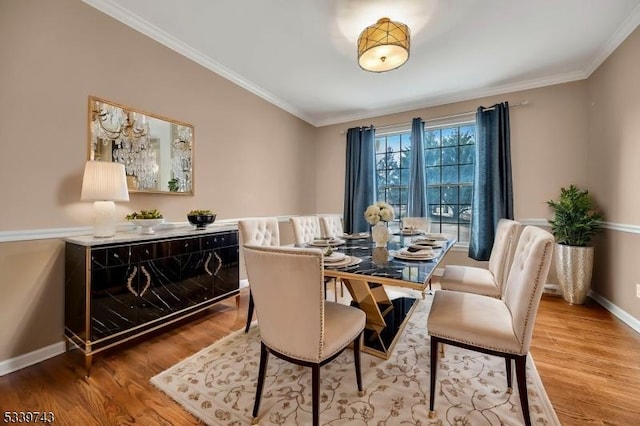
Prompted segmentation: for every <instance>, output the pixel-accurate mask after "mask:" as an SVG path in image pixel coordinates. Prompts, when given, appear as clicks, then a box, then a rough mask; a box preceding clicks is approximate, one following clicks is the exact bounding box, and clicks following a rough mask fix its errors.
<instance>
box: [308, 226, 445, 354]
mask: <svg viewBox="0 0 640 426" xmlns="http://www.w3.org/2000/svg"><path fill="white" fill-rule="evenodd" d="M455 243H456V239H455V238H451V237H450V236H446V235H443V234H421V233H415V234H413V233H412V234H406V235H405V234H403V233H402V232H396V233H395V234H392V235H391V238H390V239H389V241H388V243H387V245H386V246H385V247H376V244H375V243H374V242H373V241H372V240H371V238H370V236H369V234H368V233H361V234H352V235H347V234H345V235H344V236H342V237H334V238H333V239H328V240H327V245H328V246H329V247H331V249H330V250H328V251H327V252H331V253H330V254H329V255H328V256H325V259H326V260H325V262H324V275H325V277H332V278H335V279H339V280H341V281H342V283H343V284H344V285H345V287H346V288H347V290H348V291H349V294H350V296H351V299H352V300H351V302H350V303H351V305H352V306H355V307H358V308H360V309H362V310H363V311H364V312H365V314H366V316H367V320H366V325H365V332H364V342H363V345H362V351H363V352H366V353H369V354H371V355H374V356H377V357H380V358H383V359H388V358H389V356H390V355H391V352H392V350H393V347H394V346H395V343H396V341H397V339H398V337H399V336H400V334H401V333H402V331H403V329H404V327H405V324H406V322H407V320H408V319H409V317H410V316H411V314H412V312H413V310H414V309H415V308H416V306H417V304H418V301H419V300H418V299H419V298H424V297H425V296H426V294H427V293H430V291H429V290H430V286H431V277H432V276H433V273H434V272H435V270H436V268H437V267H438V266H439V265H440V263H441V262H442V260H443V259H444V257H445V255H446V254H447V252H448V251H449V250H450V249H451V247H453V245H454V244H455ZM321 244H322V242H321V241H320V242H318V243H316V244H314V245H316V246H320V245H321ZM419 244H425V245H426V246H424V248H425V249H427V251H426V252H427V253H429V255H428V256H424V257H422V256H418V255H416V256H414V255H413V254H414V253H412V252H411V251H409V250H413V252H417V251H421V248H422V247H423V246H420V245H419ZM428 249H431V250H428ZM342 254H344V260H343V256H342ZM329 256H337V257H338V258H340V259H341V261H339V262H329V261H328V257H329ZM394 287H395V288H397V287H401V288H408V289H411V290H417V291H418V292H419V295H416V294H415V292H397V294H394V296H393V297H390V295H389V293H391V290H392V289H393V288H394ZM414 295H415V296H416V297H412V296H414Z"/></svg>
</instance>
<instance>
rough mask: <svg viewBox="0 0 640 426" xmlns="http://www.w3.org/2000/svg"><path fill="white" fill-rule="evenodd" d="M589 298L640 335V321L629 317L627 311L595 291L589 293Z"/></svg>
mask: <svg viewBox="0 0 640 426" xmlns="http://www.w3.org/2000/svg"><path fill="white" fill-rule="evenodd" d="M589 297H591V298H592V299H593V300H595V301H596V302H598V303H599V304H601V305H602V306H603V307H604V308H605V309H606V310H607V311H609V312H611V313H612V314H613V315H614V316H615V317H617V318H618V319H619V320H620V321H622V322H624V323H625V324H627V325H628V326H629V327H631V328H632V329H633V330H634V331H635V332H636V333H638V334H640V320H638V319H637V318H635V317H633V316H631V315H629V314H628V313H627V312H626V311H625V310H623V309H621V308H619V307H618V306H616V305H614V304H613V303H611V302H610V301H609V300H607V299H605V298H604V297H602V296H601V295H599V294H598V293H594V292H593V291H591V292H590V293H589Z"/></svg>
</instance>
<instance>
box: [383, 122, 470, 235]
mask: <svg viewBox="0 0 640 426" xmlns="http://www.w3.org/2000/svg"><path fill="white" fill-rule="evenodd" d="M469 126H473V129H474V131H473V133H472V135H471V139H472V141H473V143H464V144H463V143H461V141H460V136H461V135H464V134H463V133H462V132H461V129H462V128H465V127H469ZM475 126H476V120H475V117H474V118H473V119H467V120H456V121H449V122H434V123H430V125H428V126H425V128H424V137H425V141H426V139H427V133H428V132H433V131H440V132H442V130H443V129H451V128H457V129H458V133H457V134H458V137H457V142H456V144H455V145H447V146H443V145H442V142H440V143H439V144H438V146H437V147H433V146H432V147H429V146H427V143H425V145H424V147H423V149H424V158H425V160H424V169H425V175H427V172H428V168H432V169H433V168H437V169H439V173H440V178H439V179H438V180H437V182H436V183H429V182H430V181H433V179H431V180H430V179H428V178H427V191H428V192H427V205H428V207H427V208H428V209H429V210H428V211H429V214H428V217H429V221H430V222H431V231H432V232H445V233H452V232H451V231H452V229H451V226H455V228H454V229H455V233H456V237H457V239H458V243H457V245H459V246H468V244H469V240H470V238H469V237H470V232H471V208H472V204H471V203H472V197H473V185H474V173H475V144H476V143H477V141H476V134H475ZM394 137H398V138H399V142H398V147H399V150H398V151H389V150H388V148H389V145H390V144H389V143H388V140H389V139H390V138H394ZM403 137H404V139H403ZM440 137H442V133H441V134H440ZM380 139H384V144H385V145H384V148H385V151H381V150H380V147H379V146H378V144H379V143H380ZM407 139H408V143H409V149H408V150H407V149H404V150H403V148H404V147H405V145H403V141H406V140H407ZM374 143H375V144H376V149H375V159H376V163H375V173H376V175H375V179H376V185H375V186H376V200H377V201H385V202H387V203H389V204H391V205H392V206H393V207H394V212H395V216H396V217H395V219H394V221H393V222H391V223H390V224H389V228H391V230H392V231H397V230H399V228H400V224H401V220H402V218H403V217H406V216H407V214H406V211H407V210H406V208H407V199H408V195H407V194H408V180H409V174H408V173H406V180H404V183H403V174H402V171H403V170H405V169H407V170H408V153H410V152H411V149H412V148H413V146H412V144H411V129H410V127H406V126H405V127H396V128H393V129H389V130H387V131H381V132H378V131H376V134H375V139H374ZM465 146H466V147H468V146H471V147H472V152H473V154H471V155H472V156H473V158H472V161H471V162H461V155H462V153H463V150H462V148H463V147H465ZM452 147H455V148H456V150H455V151H456V154H455V158H456V160H455V163H452V164H450V165H451V166H455V167H456V181H455V182H450V183H447V182H443V180H442V173H443V166H448V165H447V164H442V160H443V157H442V155H443V154H442V152H443V149H450V148H452ZM430 150H431V152H432V153H433V152H434V151H436V150H437V151H439V155H440V161H439V164H438V165H435V166H429V165H428V158H429V157H428V155H429V152H430ZM403 152H404V153H405V156H406V157H407V164H406V166H407V167H403V163H402V156H401V155H399V162H398V166H399V167H398V176H399V181H398V182H392V183H389V182H388V179H389V171H390V170H392V169H391V168H389V163H387V162H386V161H385V163H384V168H379V165H380V157H382V156H384V157H387V156H388V155H389V154H392V155H393V154H397V153H400V154H401V153H403ZM468 155H469V153H467V158H468ZM432 158H433V157H432ZM385 160H386V158H385ZM465 166H471V178H470V181H467V180H465V181H463V182H462V183H461V182H460V177H461V170H460V169H461V167H465ZM381 171H383V175H384V177H385V182H384V183H383V184H382V185H383V188H381V187H380V185H381V183H380V177H381V176H382V175H381V173H380V172H381ZM468 173H469V172H468V170H467V171H466V176H468ZM444 187H449V188H450V187H455V190H456V192H457V193H456V196H455V197H454V198H455V201H456V202H455V203H452V202H445V201H444V198H443V195H442V190H443V188H444ZM435 188H439V189H438V191H439V193H440V194H439V201H440V202H439V203H433V202H431V201H430V199H429V197H430V196H432V195H431V194H430V193H429V189H431V190H433V189H435ZM464 188H468V190H466V193H464V194H462V196H463V198H462V200H463V202H460V200H461V198H460V197H461V191H463V189H464ZM394 190H397V191H399V198H393V197H391V196H390V194H391V193H392V191H394ZM403 194H404V197H403ZM398 200H399V202H397V201H398ZM467 201H468V202H467ZM436 209H437V211H439V212H440V213H441V214H439V215H434V214H431V212H434V213H435V212H436ZM445 212H446V213H447V214H446V215H444V214H442V213H445ZM449 213H450V214H449ZM462 215H464V216H462ZM449 216H451V217H452V218H455V221H453V222H452V221H450V220H447V219H448V217H449ZM443 218H444V219H443ZM434 219H439V220H437V221H435V222H434ZM434 225H436V229H434ZM443 225H444V228H447V227H449V229H444V230H443ZM465 229H466V230H465ZM464 233H466V234H467V237H466V238H464V239H461V235H464Z"/></svg>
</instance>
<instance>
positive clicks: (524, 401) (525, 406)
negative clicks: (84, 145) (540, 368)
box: [516, 355, 531, 426]
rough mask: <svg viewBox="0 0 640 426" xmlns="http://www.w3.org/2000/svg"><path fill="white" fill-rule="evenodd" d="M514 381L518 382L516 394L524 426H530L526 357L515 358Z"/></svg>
mask: <svg viewBox="0 0 640 426" xmlns="http://www.w3.org/2000/svg"><path fill="white" fill-rule="evenodd" d="M516 380H517V381H518V393H519V394H520V405H521V406H522V416H523V417H524V424H525V425H526V426H531V416H530V415H529V395H527V356H526V355H519V356H517V357H516Z"/></svg>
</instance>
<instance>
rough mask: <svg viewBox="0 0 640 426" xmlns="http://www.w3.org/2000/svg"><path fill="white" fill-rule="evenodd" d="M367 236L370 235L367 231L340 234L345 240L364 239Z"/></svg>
mask: <svg viewBox="0 0 640 426" xmlns="http://www.w3.org/2000/svg"><path fill="white" fill-rule="evenodd" d="M369 237H370V235H369V233H368V232H355V233H353V234H347V233H344V234H342V238H344V239H345V240H365V239H367V238H369Z"/></svg>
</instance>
